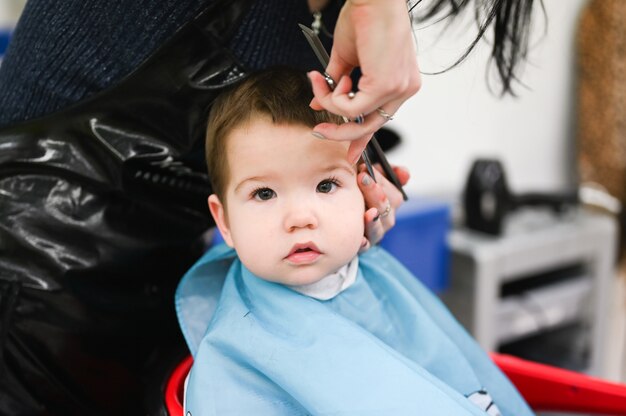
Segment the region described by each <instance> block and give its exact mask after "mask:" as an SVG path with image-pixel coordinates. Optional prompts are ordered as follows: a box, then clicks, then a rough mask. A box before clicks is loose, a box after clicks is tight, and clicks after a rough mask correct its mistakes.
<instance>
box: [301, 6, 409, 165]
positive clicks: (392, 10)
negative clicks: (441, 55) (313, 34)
mask: <svg viewBox="0 0 626 416" xmlns="http://www.w3.org/2000/svg"><path fill="white" fill-rule="evenodd" d="M333 43H334V44H333V49H332V51H331V55H330V63H329V65H328V68H327V72H328V73H329V74H330V75H331V77H332V78H333V79H334V80H335V81H337V87H336V88H335V91H334V92H333V91H331V90H330V89H329V88H328V85H327V84H326V81H325V80H324V77H323V76H322V75H321V74H320V73H319V72H311V73H309V77H310V79H311V83H312V85H313V93H314V94H315V98H314V99H313V101H312V102H311V107H312V108H314V109H316V110H321V109H326V110H328V111H330V112H331V113H334V114H338V115H342V116H346V117H349V118H351V119H354V118H355V117H357V116H358V115H359V114H365V115H366V116H365V122H364V123H363V124H356V123H347V124H343V125H340V126H337V125H335V124H332V123H322V124H319V125H317V126H316V127H315V129H314V131H316V132H317V133H319V134H321V135H322V136H324V137H326V138H329V139H334V140H352V141H353V142H352V144H351V146H350V151H349V152H348V158H349V160H350V161H355V160H356V159H357V158H358V156H359V155H360V154H361V152H362V151H363V149H364V148H365V145H366V144H367V142H368V141H369V139H370V138H371V137H372V134H373V133H374V132H375V131H376V130H378V129H379V128H380V127H381V126H382V125H383V124H384V123H385V122H386V121H387V120H386V118H385V117H383V116H381V115H380V114H379V113H378V112H377V109H378V108H380V109H382V110H384V111H385V112H386V113H388V114H389V115H393V114H395V113H396V111H397V110H398V108H399V107H400V106H401V105H402V103H404V101H406V100H407V99H408V98H409V97H411V96H412V95H413V94H415V93H416V92H417V91H418V90H419V88H420V85H421V78H420V73H419V69H418V67H417V56H416V50H415V42H414V39H413V33H412V30H411V22H410V19H409V14H408V11H407V4H406V0H348V1H347V2H346V4H345V5H344V6H343V8H342V9H341V13H340V14H339V19H338V21H337V26H336V28H335V33H334V41H333ZM357 66H359V67H360V68H361V72H362V76H361V78H360V80H359V85H358V92H357V93H356V95H355V96H354V98H350V97H349V96H348V93H349V92H350V90H351V89H352V82H351V80H350V77H349V74H350V72H351V71H352V69H354V68H355V67H357Z"/></svg>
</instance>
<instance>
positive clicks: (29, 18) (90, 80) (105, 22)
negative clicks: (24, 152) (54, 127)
mask: <svg viewBox="0 0 626 416" xmlns="http://www.w3.org/2000/svg"><path fill="white" fill-rule="evenodd" d="M210 2H211V0H115V1H98V0H30V1H29V2H28V3H27V5H26V7H25V9H24V11H23V13H22V16H21V18H20V20H19V22H18V24H17V26H16V28H15V31H14V33H13V36H12V40H11V43H10V45H9V47H8V49H7V53H6V55H5V57H4V60H3V62H2V65H1V66H0V127H4V126H7V125H10V124H14V123H17V122H20V121H24V120H28V119H31V118H35V117H38V116H41V115H44V114H48V113H51V112H54V111H56V110H60V109H62V108H64V107H66V106H68V105H70V104H73V103H75V102H78V101H80V100H81V99H84V98H87V97H89V96H91V95H93V94H95V93H97V92H99V91H102V90H104V89H106V88H108V87H110V86H113V85H115V84H116V83H118V82H119V81H120V80H122V79H123V78H124V77H125V76H126V75H128V74H129V73H130V72H132V71H133V70H134V69H135V68H137V67H138V66H139V65H140V64H141V63H142V62H143V61H144V60H145V59H146V58H148V57H149V56H150V55H151V53H152V52H154V51H155V50H156V49H158V47H159V46H160V45H162V44H163V43H164V42H165V41H166V40H167V39H169V38H170V37H171V36H172V35H173V34H174V33H175V32H176V30H177V29H178V28H180V27H181V26H182V25H184V24H185V23H186V22H188V21H189V20H190V19H192V18H193V17H194V16H195V15H197V14H198V13H199V12H200V11H201V10H203V9H204V7H206V6H207V5H208V4H210ZM338 3H339V2H337V1H335V2H333V4H331V6H329V7H328V10H327V13H325V20H326V19H328V18H330V21H327V22H326V24H327V26H330V27H332V26H334V19H336V16H337V14H338V11H339V5H338ZM311 21H312V16H311V14H310V13H309V10H308V7H307V2H306V1H305V0H290V1H284V0H262V1H257V2H256V3H255V4H254V5H253V6H252V8H251V10H250V11H249V12H248V14H247V16H246V17H245V18H244V20H243V22H242V24H241V26H240V29H239V31H238V33H237V34H236V35H235V36H234V37H233V39H232V40H231V45H230V49H231V50H232V51H233V53H234V55H235V56H236V57H237V58H238V59H239V60H240V61H241V62H242V63H243V64H244V65H245V66H247V67H248V68H249V69H260V68H264V67H267V66H271V65H279V64H282V65H291V66H296V67H300V68H302V69H309V70H310V69H314V68H315V69H317V66H316V61H315V56H314V55H313V53H312V52H311V50H310V48H309V46H308V45H307V44H306V41H305V39H304V37H303V36H302V35H301V34H300V33H299V29H298V26H297V23H304V24H307V25H308V24H310V23H311Z"/></svg>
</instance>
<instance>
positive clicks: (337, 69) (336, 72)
mask: <svg viewBox="0 0 626 416" xmlns="http://www.w3.org/2000/svg"><path fill="white" fill-rule="evenodd" d="M353 69H354V65H350V64H349V63H348V62H346V61H345V60H343V59H341V57H340V56H339V54H338V53H337V49H335V48H333V49H331V50H330V60H329V61H328V66H327V67H326V73H327V74H328V75H330V77H331V78H332V79H334V80H338V79H340V78H342V77H344V76H347V77H348V78H349V77H350V74H351V73H352V70H353Z"/></svg>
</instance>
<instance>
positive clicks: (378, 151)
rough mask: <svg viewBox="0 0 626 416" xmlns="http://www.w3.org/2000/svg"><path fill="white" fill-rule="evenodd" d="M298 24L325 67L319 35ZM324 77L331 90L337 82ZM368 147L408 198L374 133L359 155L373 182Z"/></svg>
mask: <svg viewBox="0 0 626 416" xmlns="http://www.w3.org/2000/svg"><path fill="white" fill-rule="evenodd" d="M299 26H300V29H302V33H303V34H304V36H305V37H306V40H307V41H308V42H309V45H311V48H312V49H313V52H315V56H317V59H318V60H319V61H320V63H321V64H322V67H323V68H326V67H327V66H328V62H329V61H330V57H329V56H328V52H326V49H324V45H322V42H321V41H320V39H319V37H318V36H317V34H316V33H315V32H314V31H313V29H310V28H308V27H307V26H305V25H302V24H299ZM324 78H325V79H326V83H327V84H328V87H329V88H330V89H331V90H334V89H335V86H336V85H337V84H336V83H335V80H334V79H332V77H331V76H330V75H329V74H328V73H327V72H326V71H324ZM343 121H344V122H346V123H348V122H350V120H349V119H348V118H347V117H343ZM354 121H355V122H356V123H359V124H360V123H362V122H363V115H360V116H358V117H357V118H356V119H355V120H354ZM368 149H369V150H371V151H372V152H373V153H374V154H375V155H376V159H378V161H379V162H380V164H381V166H382V168H383V171H384V172H385V176H386V177H387V179H389V181H391V183H393V184H394V186H395V187H396V188H398V190H399V191H400V193H402V198H403V199H404V200H405V201H406V200H407V199H409V197H408V196H407V194H406V193H405V192H404V190H403V189H402V184H400V181H399V180H398V177H397V176H396V173H395V172H394V171H393V169H392V168H391V165H390V164H389V162H388V161H387V157H386V156H385V153H384V152H383V150H382V148H381V147H380V144H379V143H378V140H377V139H376V135H373V136H372V139H371V140H370V141H369V142H368V143H367V147H366V149H365V150H363V153H362V155H361V157H362V159H363V162H365V166H366V168H367V173H369V175H370V177H371V178H372V179H373V180H374V182H376V176H375V175H374V169H373V168H372V162H371V160H370V157H369V154H368V152H367V150H368Z"/></svg>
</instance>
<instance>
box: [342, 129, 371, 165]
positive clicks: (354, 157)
mask: <svg viewBox="0 0 626 416" xmlns="http://www.w3.org/2000/svg"><path fill="white" fill-rule="evenodd" d="M371 138H372V137H371V136H369V137H368V136H365V137H363V138H361V139H357V140H353V141H352V143H350V147H349V148H348V161H349V162H350V163H352V164H354V163H356V162H357V161H358V160H359V157H361V154H362V153H363V151H365V147H366V146H367V143H368V142H369V141H370V139H371Z"/></svg>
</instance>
